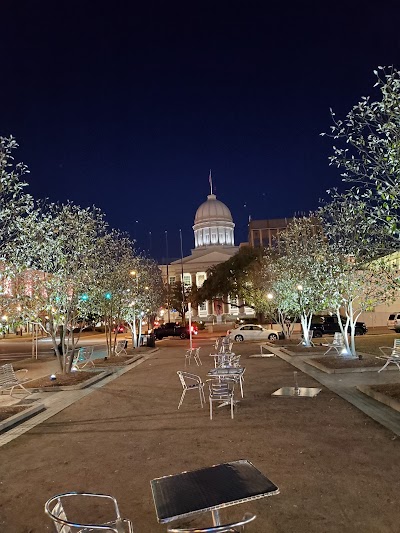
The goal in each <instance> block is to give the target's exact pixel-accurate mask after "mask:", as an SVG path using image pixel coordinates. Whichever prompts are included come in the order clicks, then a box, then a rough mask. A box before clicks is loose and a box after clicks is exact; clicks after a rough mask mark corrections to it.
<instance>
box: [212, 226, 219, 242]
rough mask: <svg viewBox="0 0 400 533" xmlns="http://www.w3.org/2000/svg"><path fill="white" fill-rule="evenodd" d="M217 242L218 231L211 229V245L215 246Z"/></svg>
mask: <svg viewBox="0 0 400 533" xmlns="http://www.w3.org/2000/svg"><path fill="white" fill-rule="evenodd" d="M217 241H218V229H217V228H211V244H216V243H217Z"/></svg>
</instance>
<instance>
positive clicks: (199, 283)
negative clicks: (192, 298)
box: [196, 272, 207, 288]
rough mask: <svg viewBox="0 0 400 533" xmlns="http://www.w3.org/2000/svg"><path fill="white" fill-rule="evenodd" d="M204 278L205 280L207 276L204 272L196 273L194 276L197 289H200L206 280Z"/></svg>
mask: <svg viewBox="0 0 400 533" xmlns="http://www.w3.org/2000/svg"><path fill="white" fill-rule="evenodd" d="M206 278H207V275H206V273H205V272H197V274H196V285H197V287H198V288H200V287H201V286H202V285H203V283H204V281H205V280H206Z"/></svg>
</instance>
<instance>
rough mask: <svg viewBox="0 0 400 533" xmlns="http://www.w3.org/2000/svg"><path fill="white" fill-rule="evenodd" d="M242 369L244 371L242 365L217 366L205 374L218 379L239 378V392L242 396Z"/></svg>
mask: <svg viewBox="0 0 400 533" xmlns="http://www.w3.org/2000/svg"><path fill="white" fill-rule="evenodd" d="M244 371H245V368H244V367H241V366H239V367H235V366H233V367H230V366H228V367H221V368H220V367H218V368H212V369H211V370H210V371H209V372H208V374H207V376H209V377H212V378H219V379H224V378H227V379H229V378H231V379H235V380H236V379H239V384H240V394H241V396H242V398H243V374H244Z"/></svg>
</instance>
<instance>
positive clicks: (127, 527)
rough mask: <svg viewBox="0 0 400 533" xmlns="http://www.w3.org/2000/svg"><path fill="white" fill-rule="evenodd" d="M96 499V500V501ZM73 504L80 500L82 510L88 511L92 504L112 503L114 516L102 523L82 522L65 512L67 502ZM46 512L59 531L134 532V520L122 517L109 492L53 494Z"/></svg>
mask: <svg viewBox="0 0 400 533" xmlns="http://www.w3.org/2000/svg"><path fill="white" fill-rule="evenodd" d="M95 500H96V501H95ZM67 501H69V503H71V504H76V503H77V502H78V504H79V506H80V512H82V514H83V513H84V512H87V510H88V507H89V505H90V504H97V506H99V505H101V504H104V503H107V502H108V503H111V505H110V508H111V509H113V516H112V517H111V516H110V518H111V520H110V521H107V522H102V523H96V524H94V523H90V524H88V523H82V522H81V521H80V520H79V518H78V519H77V520H74V521H72V520H69V519H68V518H67V514H66V512H65V503H66V502H67ZM44 510H45V513H46V514H47V515H48V516H49V517H50V518H51V520H52V521H53V524H54V526H55V530H56V532H57V533H89V532H92V531H108V532H109V533H111V532H112V533H133V526H132V522H131V521H130V520H128V519H126V518H122V517H121V514H120V512H119V508H118V503H117V500H116V499H115V498H114V497H113V496H109V495H108V494H92V493H90V492H67V493H64V494H57V495H56V496H53V497H52V498H50V499H49V500H47V502H46V503H45V506H44Z"/></svg>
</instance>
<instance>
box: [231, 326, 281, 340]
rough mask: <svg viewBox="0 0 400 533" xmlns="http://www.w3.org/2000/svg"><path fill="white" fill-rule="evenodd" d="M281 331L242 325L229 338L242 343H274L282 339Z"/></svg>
mask: <svg viewBox="0 0 400 533" xmlns="http://www.w3.org/2000/svg"><path fill="white" fill-rule="evenodd" d="M283 337H284V335H283V333H282V331H276V330H274V329H266V328H263V327H262V326H259V325H258V324H243V326H239V327H238V328H236V329H234V330H233V331H231V333H230V335H229V338H230V339H231V340H233V341H236V342H242V341H258V340H260V341H266V340H269V341H276V340H277V339H279V338H283Z"/></svg>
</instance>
